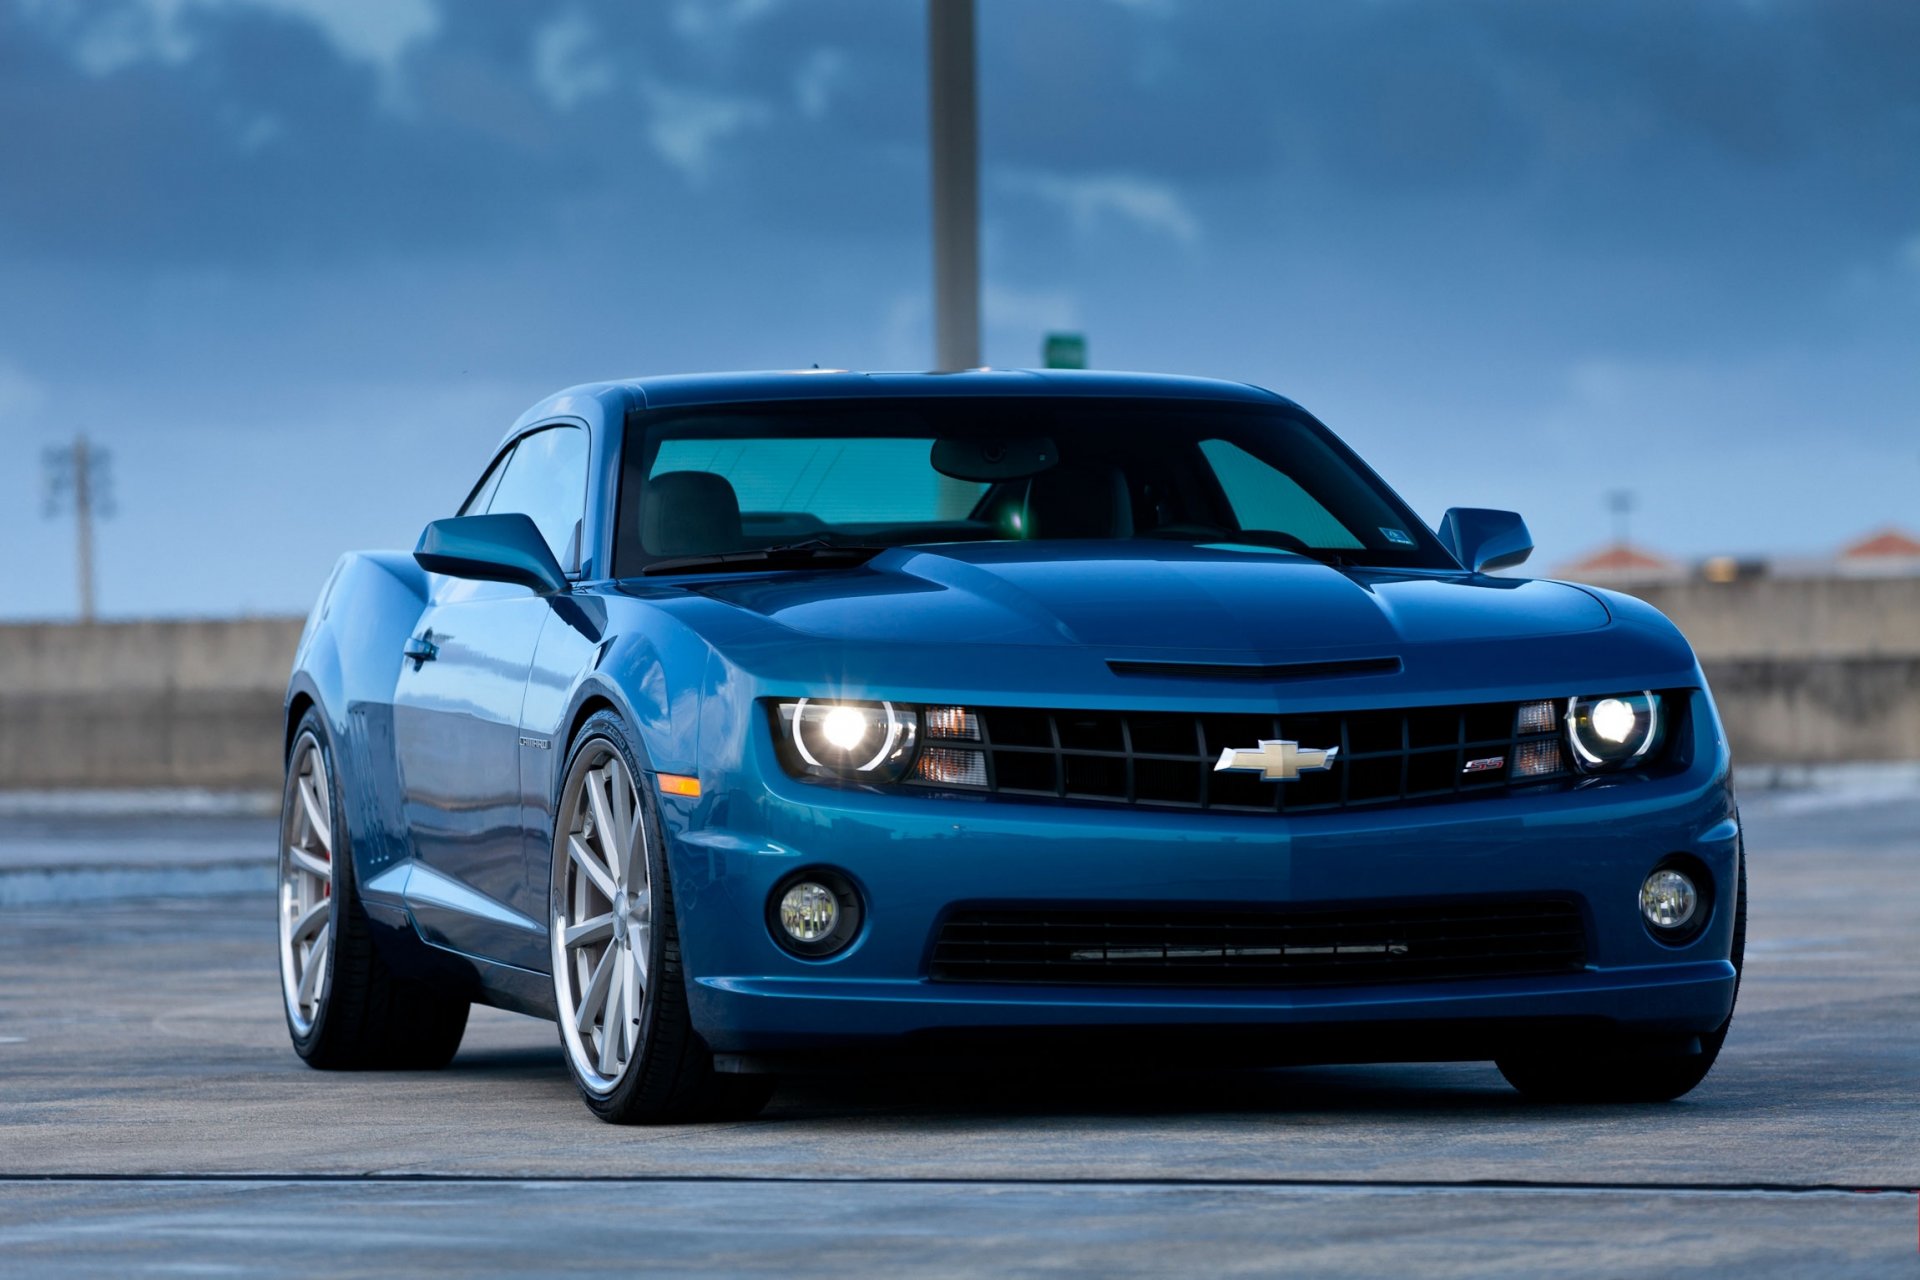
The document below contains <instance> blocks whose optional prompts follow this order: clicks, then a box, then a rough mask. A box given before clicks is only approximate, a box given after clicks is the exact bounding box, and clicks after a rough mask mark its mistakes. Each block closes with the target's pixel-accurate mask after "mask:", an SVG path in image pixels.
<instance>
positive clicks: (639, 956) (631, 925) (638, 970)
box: [627, 916, 653, 991]
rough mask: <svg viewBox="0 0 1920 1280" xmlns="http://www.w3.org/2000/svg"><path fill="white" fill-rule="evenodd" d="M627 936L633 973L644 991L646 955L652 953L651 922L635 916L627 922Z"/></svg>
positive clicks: (645, 984)
mask: <svg viewBox="0 0 1920 1280" xmlns="http://www.w3.org/2000/svg"><path fill="white" fill-rule="evenodd" d="M627 938H628V939H629V940H630V941H631V942H632V943H633V974H634V977H635V978H637V979H638V980H639V982H640V989H641V990H643V991H644V990H646V986H647V957H648V956H650V955H652V954H653V923H652V922H651V921H649V920H644V919H641V918H640V917H639V916H635V917H634V918H633V919H632V920H630V921H629V922H628V923H627Z"/></svg>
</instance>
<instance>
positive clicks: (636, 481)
mask: <svg viewBox="0 0 1920 1280" xmlns="http://www.w3.org/2000/svg"><path fill="white" fill-rule="evenodd" d="M623 456H624V464H623V474H622V478H621V486H620V515H619V522H618V525H617V528H616V535H615V538H616V540H615V549H614V556H615V572H616V573H618V574H622V575H625V574H633V573H638V572H640V571H641V569H643V568H644V567H645V566H646V565H648V564H649V563H651V562H653V561H655V560H660V559H672V558H678V557H685V556H703V555H710V554H724V553H730V552H739V551H751V550H754V549H756V548H762V547H774V546H784V545H788V544H793V543H802V544H808V545H812V544H816V543H820V542H826V543H830V544H858V545H861V546H913V545H925V544H937V543H954V542H1020V541H1057V540H1066V539H1074V540H1085V539H1109V540H1117V539H1126V538H1141V537H1150V538H1156V539H1166V540H1188V541H1192V542H1195V543H1202V544H1207V543H1227V542H1231V543H1235V544H1237V545H1245V544H1249V543H1255V544H1259V545H1261V546H1267V547H1273V548H1275V549H1276V550H1283V551H1284V550H1291V551H1295V552H1298V553H1302V554H1309V555H1316V556H1319V557H1321V558H1326V559H1333V558H1338V559H1340V560H1342V561H1346V562H1353V563H1359V564H1368V565H1380V566H1386V567H1404V568H1431V569H1449V568H1455V567H1457V566H1456V565H1455V563H1454V561H1453V559H1452V558H1451V557H1450V556H1448V555H1447V553H1446V551H1445V550H1444V549H1443V548H1442V547H1441V546H1440V544H1439V542H1438V540H1437V539H1436V538H1434V536H1433V534H1432V533H1431V532H1430V531H1428V530H1427V529H1426V528H1425V527H1424V526H1422V525H1421V524H1420V522H1419V521H1418V519H1417V518H1416V517H1415V516H1414V515H1413V513H1412V512H1411V511H1409V510H1408V509H1407V507H1406V506H1405V504H1403V503H1402V502H1401V501H1400V500H1399V499H1398V498H1397V497H1395V496H1394V495H1393V494H1392V492H1390V491H1389V490H1387V489H1386V488H1385V487H1384V486H1382V485H1381V484H1380V483H1379V481H1378V480H1377V479H1375V477H1374V476H1373V474H1372V473H1371V472H1370V471H1368V470H1367V468H1366V467H1365V465H1364V464H1362V463H1361V462H1360V460H1359V459H1357V458H1356V457H1354V456H1353V454H1352V452H1351V451H1349V450H1348V449H1347V448H1346V446H1345V445H1343V444H1341V443H1340V441H1339V440H1338V439H1337V438H1336V437H1335V436H1333V435H1332V433H1330V432H1328V431H1327V430H1326V428H1324V427H1322V426H1320V425H1319V424H1318V423H1316V422H1314V421H1313V420H1312V419H1310V418H1308V417H1306V416H1305V415H1303V414H1301V413H1299V412H1298V411H1297V410H1294V409H1291V408H1289V407H1285V406H1280V405H1275V406H1272V407H1266V406H1260V405H1245V404H1222V403H1215V402H1209V401H1192V400H1176V399H1166V400H1154V399H1134V400H1125V399H1119V400H1104V399H1093V398H1087V399H1078V398H1075V399H1067V398H1039V397H1036V398H1031V399H1029V398H1023V397H1013V396H1008V397H998V396H995V397H979V398H973V397H964V398H963V397H953V398H934V397H926V398H917V399H901V400H877V399H862V400H852V401H838V400H808V401H796V402H787V403H782V402H771V403H762V404H753V405H727V406H715V407H712V408H700V409H682V410H657V411H653V412H649V413H643V414H636V415H634V416H632V417H631V418H629V419H628V425H627V437H626V445H625V450H624V454H623ZM936 460H939V465H936ZM509 483H511V477H509ZM736 563H740V561H736Z"/></svg>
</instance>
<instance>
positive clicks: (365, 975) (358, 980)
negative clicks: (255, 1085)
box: [279, 710, 468, 1070]
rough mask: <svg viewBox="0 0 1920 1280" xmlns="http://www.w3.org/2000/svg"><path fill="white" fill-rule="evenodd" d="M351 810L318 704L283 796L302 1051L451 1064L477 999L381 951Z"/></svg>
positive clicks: (292, 967)
mask: <svg viewBox="0 0 1920 1280" xmlns="http://www.w3.org/2000/svg"><path fill="white" fill-rule="evenodd" d="M345 812H346V806H344V805H343V804H341V803H340V787H339V777H338V774H337V773H336V772H335V770H334V767H333V753H332V751H331V750H330V748H329V747H328V745H327V735H326V729H325V726H324V725H322V723H321V721H320V716H319V713H318V712H316V711H312V710H309V711H308V712H307V713H306V715H305V716H303V717H302V718H301V720H300V724H299V725H298V726H297V727H296V728H295V730H294V739H293V749H292V750H291V751H289V752H288V753H287V780H286V789H285V792H284V794H283V795H282V797H281V802H280V901H279V914H280V991H281V997H282V1003H283V1007H284V1009H285V1011H286V1015H287V1032H288V1034H289V1035H290V1036H291V1037H292V1038H293V1049H294V1052H295V1053H298V1054H299V1055H300V1057H301V1058H302V1059H304V1060H305V1061H306V1063H307V1065H308V1066H310V1067H319V1068H323V1069H334V1070H353V1069H366V1068H401V1069H407V1068H419V1069H431V1068H434V1067H444V1066H446V1065H447V1063H448V1062H449V1061H451V1060H452V1058H453V1055H454V1053H455V1052H456V1051H458V1050H459V1048H460V1039H461V1037H462V1036H463V1035H464V1034H465V1033H466V1029H467V1011H468V1002H467V1001H466V1000H464V999H462V998H460V997H459V996H456V995H450V994H447V993H446V992H443V991H439V990H436V989H434V988H433V987H430V986H428V985H426V984H424V983H421V982H415V981H411V980H408V979H406V978H402V977H401V976H400V975H398V974H396V973H394V972H393V971H392V970H390V969H389V968H388V967H387V964H386V961H385V960H384V959H383V958H382V957H381V955H380V953H379V951H378V950H376V949H375V947H374V942H373V938H372V936H371V931H370V929H369V926H368V921H367V913H366V910H365V909H364V908H363V907H361V905H360V900H359V897H358V895H357V894H356V892H355V887H354V881H353V855H352V852H351V850H350V849H349V848H348V845H347V825H346V822H345V820H344V815H345Z"/></svg>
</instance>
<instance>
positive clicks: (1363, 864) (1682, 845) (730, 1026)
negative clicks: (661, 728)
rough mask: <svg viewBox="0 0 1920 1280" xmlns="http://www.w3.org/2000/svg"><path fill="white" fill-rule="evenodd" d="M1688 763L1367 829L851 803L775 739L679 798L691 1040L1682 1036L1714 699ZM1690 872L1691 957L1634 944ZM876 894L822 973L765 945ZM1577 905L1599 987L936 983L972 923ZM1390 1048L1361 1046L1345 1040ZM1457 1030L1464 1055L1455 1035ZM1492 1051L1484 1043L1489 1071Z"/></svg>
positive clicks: (817, 1043) (1725, 967)
mask: <svg viewBox="0 0 1920 1280" xmlns="http://www.w3.org/2000/svg"><path fill="white" fill-rule="evenodd" d="M1693 696H1694V697H1695V698H1696V699H1698V700H1699V701H1698V705H1697V706H1696V707H1695V708H1694V714H1692V715H1690V716H1689V717H1688V721H1689V723H1690V724H1691V725H1692V726H1693V730H1692V732H1693V734H1694V736H1695V741H1694V742H1693V743H1692V744H1691V750H1689V751H1687V752H1685V753H1683V758H1685V759H1686V760H1687V761H1688V763H1687V765H1686V767H1685V768H1684V769H1682V770H1680V771H1679V772H1676V773H1670V774H1668V775H1665V776H1661V777H1621V778H1617V779H1605V780H1602V779H1594V780H1591V781H1590V782H1589V784H1588V785H1586V786H1583V787H1578V788H1574V789H1570V790H1543V791H1535V792H1515V793H1512V794H1506V795H1500V796H1492V797H1484V798H1474V799H1471V800H1463V801H1456V802H1450V803H1437V804H1429V805H1417V806H1408V807H1403V808H1394V809H1382V810H1374V811H1347V812H1334V813H1322V814H1313V815H1301V816H1297V817H1286V818H1276V817H1266V816H1260V815H1247V816H1242V815H1230V814H1220V813H1194V814H1187V813H1169V812H1164V811H1152V810H1146V809H1131V808H1123V807H1117V806H1108V805H1097V804H1063V803H1052V802H1044V801H1042V802H1031V803H1023V802H1018V801H1009V800H1005V799H984V798H982V799H974V798H944V797H938V796H919V795H893V794H878V793H871V792H861V791H852V790H839V789H835V788H831V787H823V786H817V785H813V784H809V783H805V782H800V781H796V780H794V779H792V778H789V777H788V776H786V775H785V774H784V773H783V772H782V771H781V769H780V766H779V764H778V763H777V761H776V760H775V759H774V757H773V749H772V746H771V744H770V743H769V742H766V741H763V740H759V739H756V740H754V742H752V743H751V744H749V745H748V748H747V753H746V755H747V758H746V759H745V760H743V761H742V762H741V763H742V766H743V767H742V769H741V770H740V773H739V775H738V776H737V777H736V778H735V779H733V780H732V782H731V783H729V785H726V786H722V787H716V788H715V789H714V790H712V791H710V792H709V794H708V796H707V797H706V798H704V799H702V800H700V801H679V800H675V799H673V798H667V799H665V800H663V807H664V809H665V817H666V825H667V828H668V838H669V853H670V857H671V858H672V869H673V883H674V890H675V894H676V897H677V903H676V913H677V916H678V919H679V923H680V930H681V942H682V949H683V954H684V955H685V958H686V962H687V967H688V973H689V983H688V988H689V999H690V1001H691V1004H692V1011H693V1017H694V1022H695V1025H696V1027H697V1028H698V1029H699V1031H700V1032H701V1034H702V1035H703V1036H704V1037H705V1038H706V1039H707V1041H708V1043H709V1044H710V1045H711V1046H712V1047H713V1048H714V1049H715V1051H716V1052H719V1053H722V1054H748V1055H753V1054H778V1053H781V1052H787V1051H802V1050H833V1049H840V1050H852V1051H854V1052H866V1051H872V1050H880V1049H887V1048H895V1049H898V1048H907V1047H911V1046H912V1045H914V1044H916V1043H919V1044H925V1043H932V1042H941V1041H943V1039H944V1038H946V1037H954V1036H957V1037H959V1038H960V1039H961V1040H963V1041H964V1040H967V1039H969V1038H971V1039H976V1040H987V1039H991V1038H992V1037H993V1036H994V1035H995V1034H997V1033H1002V1032H1008V1033H1019V1032H1035V1033H1044V1032H1049V1031H1055V1030H1074V1031H1083V1032H1088V1033H1094V1034H1097V1033H1099V1032H1102V1031H1124V1030H1125V1029H1129V1028H1131V1029H1138V1028H1145V1027H1180V1028H1183V1029H1186V1030H1189V1031H1191V1032H1193V1033H1194V1034H1195V1035H1196V1036H1198V1035H1199V1034H1201V1033H1202V1032H1204V1033H1206V1034H1214V1033H1236V1032H1238V1033H1246V1034H1247V1035H1250V1036H1253V1037H1255V1039H1256V1040H1257V1042H1258V1043H1259V1044H1260V1045H1262V1046H1264V1048H1263V1049H1262V1050H1261V1052H1262V1053H1263V1054H1264V1056H1268V1057H1271V1058H1273V1059H1275V1060H1283V1059H1298V1060H1313V1059H1315V1058H1327V1056H1328V1055H1327V1054H1320V1053H1316V1052H1315V1046H1316V1044H1317V1043H1324V1044H1326V1045H1334V1044H1340V1045H1353V1046H1355V1047H1353V1048H1352V1049H1348V1050H1342V1051H1336V1052H1333V1053H1332V1058H1334V1059H1337V1058H1338V1057H1339V1056H1341V1053H1342V1052H1346V1053H1351V1054H1354V1055H1357V1056H1361V1057H1366V1058H1374V1059H1379V1058H1389V1057H1394V1058H1408V1059H1416V1060H1417V1059H1420V1058H1424V1057H1434V1058H1439V1057H1474V1056H1488V1054H1490V1052H1491V1051H1492V1049H1493V1048H1496V1047H1498V1045H1500V1044H1502V1043H1504V1042H1505V1041H1506V1039H1507V1038H1508V1037H1509V1036H1511V1035H1516V1034H1523V1033H1524V1032H1525V1031H1526V1030H1527V1029H1528V1028H1530V1027H1538V1028H1547V1027H1549V1026H1560V1025H1566V1026H1572V1027H1582V1028H1586V1029H1589V1030H1591V1029H1594V1028H1604V1029H1612V1030H1616V1031H1623V1032H1628V1033H1632V1034H1635V1035H1647V1036H1655V1037H1671V1038H1678V1039H1681V1040H1684V1039H1685V1038H1687V1037H1691V1036H1694V1035H1698V1034H1700V1033H1702V1032H1705V1031H1709V1030H1711V1029H1713V1028H1714V1027H1717V1026H1718V1025H1720V1023H1721V1022H1723V1021H1724V1020H1725V1019H1726V1017H1727V1014H1728V1013H1729V1011H1730V1010H1731V1008H1732V1005H1733V995H1734V986H1735V981H1736V975H1735V972H1734V968H1733V965H1732V964H1731V962H1730V960H1729V955H1730V952H1731V946H1732V933H1733V917H1734V906H1735V899H1736V885H1737V881H1738V870H1739V867H1738V860H1739V857H1740V842H1739V828H1738V823H1737V818H1736V815H1735V811H1734V805H1733V798H1732V795H1731V792H1730V790H1729V787H1728V768H1727V758H1726V752H1725V748H1724V745H1723V744H1722V743H1721V742H1720V740H1719V736H1718V731H1717V720H1716V718H1715V717H1714V715H1713V714H1712V709H1711V706H1710V704H1709V703H1708V702H1707V701H1706V695H1705V694H1704V693H1697V694H1695V695H1693ZM1675 853H1686V854H1690V855H1692V856H1693V857H1694V858H1697V859H1698V860H1699V861H1700V863H1701V864H1703V865H1704V866H1705V867H1706V869H1707V870H1708V872H1709V874H1710V876H1711V878H1712V882H1713V884H1712V901H1713V906H1712V912H1713V914H1712V916H1711V918H1710V919H1709V921H1708V923H1707V925H1706V927H1705V929H1704V930H1703V931H1702V932H1701V933H1700V935H1699V936H1698V937H1696V938H1695V939H1693V940H1692V941H1691V942H1689V943H1687V944H1686V945H1684V946H1679V947H1673V946H1668V945H1665V944H1663V943H1661V942H1658V941H1656V940H1655V939H1654V938H1653V937H1651V936H1650V935H1649V933H1648V932H1647V930H1646V929H1645V927H1643V925H1642V924H1641V921H1640V916H1639V913H1638V910H1637V906H1636V898H1637V894H1638V890H1639V886H1640V883H1641V881H1642V880H1643V879H1644V878H1645V876H1646V875H1647V873H1648V872H1649V871H1650V870H1651V869H1652V868H1653V866H1654V864H1655V863H1656V862H1658V861H1660V860H1661V859H1662V858H1664V857H1666V856H1668V855H1671V854H1675ZM814 866H826V867H833V868H835V869H837V870H839V871H841V872H842V873H844V874H845V875H847V876H849V877H850V878H851V879H852V880H853V881H854V882H855V883H856V884H857V885H858V886H859V888H860V890H861V892H862V894H863V896H864V898H865V901H866V905H867V917H866V922H865V925H864V927H863V930H862V932H861V934H860V936H859V938H858V939H857V940H856V941H855V943H854V944H853V945H852V946H851V947H850V948H849V949H848V950H846V951H845V952H843V953H841V954H840V955H838V956H835V957H833V958H831V959H829V960H825V961H810V960H803V959H798V958H796V957H793V956H791V955H789V954H787V953H786V952H785V951H783V950H781V949H780V948H779V947H778V946H777V945H776V944H775V943H774V942H773V940H772V938H771V937H770V935H769V933H768V930H767V924H766V902H767V896H768V894H769V893H770V892H771V891H772V890H773V888H774V886H775V885H776V884H777V883H778V882H779V881H780V880H781V879H782V878H783V877H785V876H787V875H789V874H790V873H792V872H794V871H796V870H799V869H801V868H804V867H814ZM1494 894H1497V895H1500V896H1534V897H1544V896H1553V897H1559V898H1565V899H1568V900H1571V901H1573V902H1575V903H1576V904H1577V905H1578V908H1579V910H1580V912H1581V915H1582V917H1583V919H1584V922H1585V926H1586V934H1587V944H1588V945H1587V965H1586V967H1585V968H1584V969H1583V970H1580V971H1577V972H1571V973H1561V974H1555V975H1551V976H1532V977H1503V978H1477V979H1462V980H1445V981H1419V982H1399V983H1394V984H1391V985H1369V986H1335V987H1301V988H1294V989H1256V990H1246V989H1176V990H1169V989H1167V988H1165V987H1151V988H1134V987H1112V986H1101V987H1090V986H1070V985H1019V986H1011V985H998V984H972V983H954V982H932V981H929V980H928V978H927V976H926V975H927V968H928V961H929V957H930V944H931V941H932V939H933V937H934V935H935V932H936V930H937V928H938V926H939V923H940V921H941V920H942V918H943V917H944V916H945V914H946V913H947V912H948V911H949V910H950V909H952V908H953V907H955V906H957V905H960V904H994V903H1001V904H1004V903H1016V902H1032V903H1039V902H1046V903H1074V902H1095V901H1097V902H1100V903H1106V904H1134V905H1170V904H1235V905H1241V906H1244V905H1248V904H1263V905H1283V904H1284V905H1307V904H1312V905H1316V906H1334V905H1338V904H1342V903H1352V904H1363V903H1364V904H1377V903H1382V902H1421V901H1426V900H1440V899H1454V900H1458V899H1462V898H1473V897H1476V896H1486V895H1494ZM1369 1028H1371V1029H1373V1030H1375V1031H1378V1032H1381V1033H1383V1035H1384V1036H1385V1039H1381V1038H1380V1037H1375V1038H1373V1039H1371V1040H1368V1039H1367V1038H1365V1037H1363V1036H1361V1037H1357V1036H1356V1035H1354V1034H1353V1033H1356V1032H1361V1031H1365V1030H1367V1029H1369ZM1449 1029H1452V1030H1454V1031H1457V1032H1458V1033H1459V1034H1457V1035H1448V1034H1446V1033H1447V1031H1448V1030H1449ZM1476 1045H1480V1046H1482V1047H1485V1048H1486V1049H1487V1053H1484V1054H1483V1053H1481V1052H1479V1051H1478V1050H1477V1049H1476Z"/></svg>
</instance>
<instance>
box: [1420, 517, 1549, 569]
mask: <svg viewBox="0 0 1920 1280" xmlns="http://www.w3.org/2000/svg"><path fill="white" fill-rule="evenodd" d="M1440 541H1442V542H1444V543H1446V544H1447V550H1449V551H1451V552H1453V555H1454V559H1456V560H1458V561H1459V562H1460V563H1461V564H1463V565H1465V566H1467V568H1469V569H1471V570H1473V571H1474V572H1475V573H1485V572H1486V571H1487V570H1489V569H1509V568H1512V567H1513V566H1514V565H1516V564H1521V563H1524V562H1525V560H1526V558H1527V557H1528V556H1530V555H1532V554H1533V535H1532V534H1531V533H1528V532H1527V522H1526V521H1525V520H1522V519H1521V518H1520V516H1519V515H1518V513H1516V512H1512V511H1491V510H1488V509H1487V508H1486V507H1454V508H1453V509H1451V510H1450V511H1448V512H1447V514H1446V516H1445V518H1444V519H1442V520H1441V521H1440Z"/></svg>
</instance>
